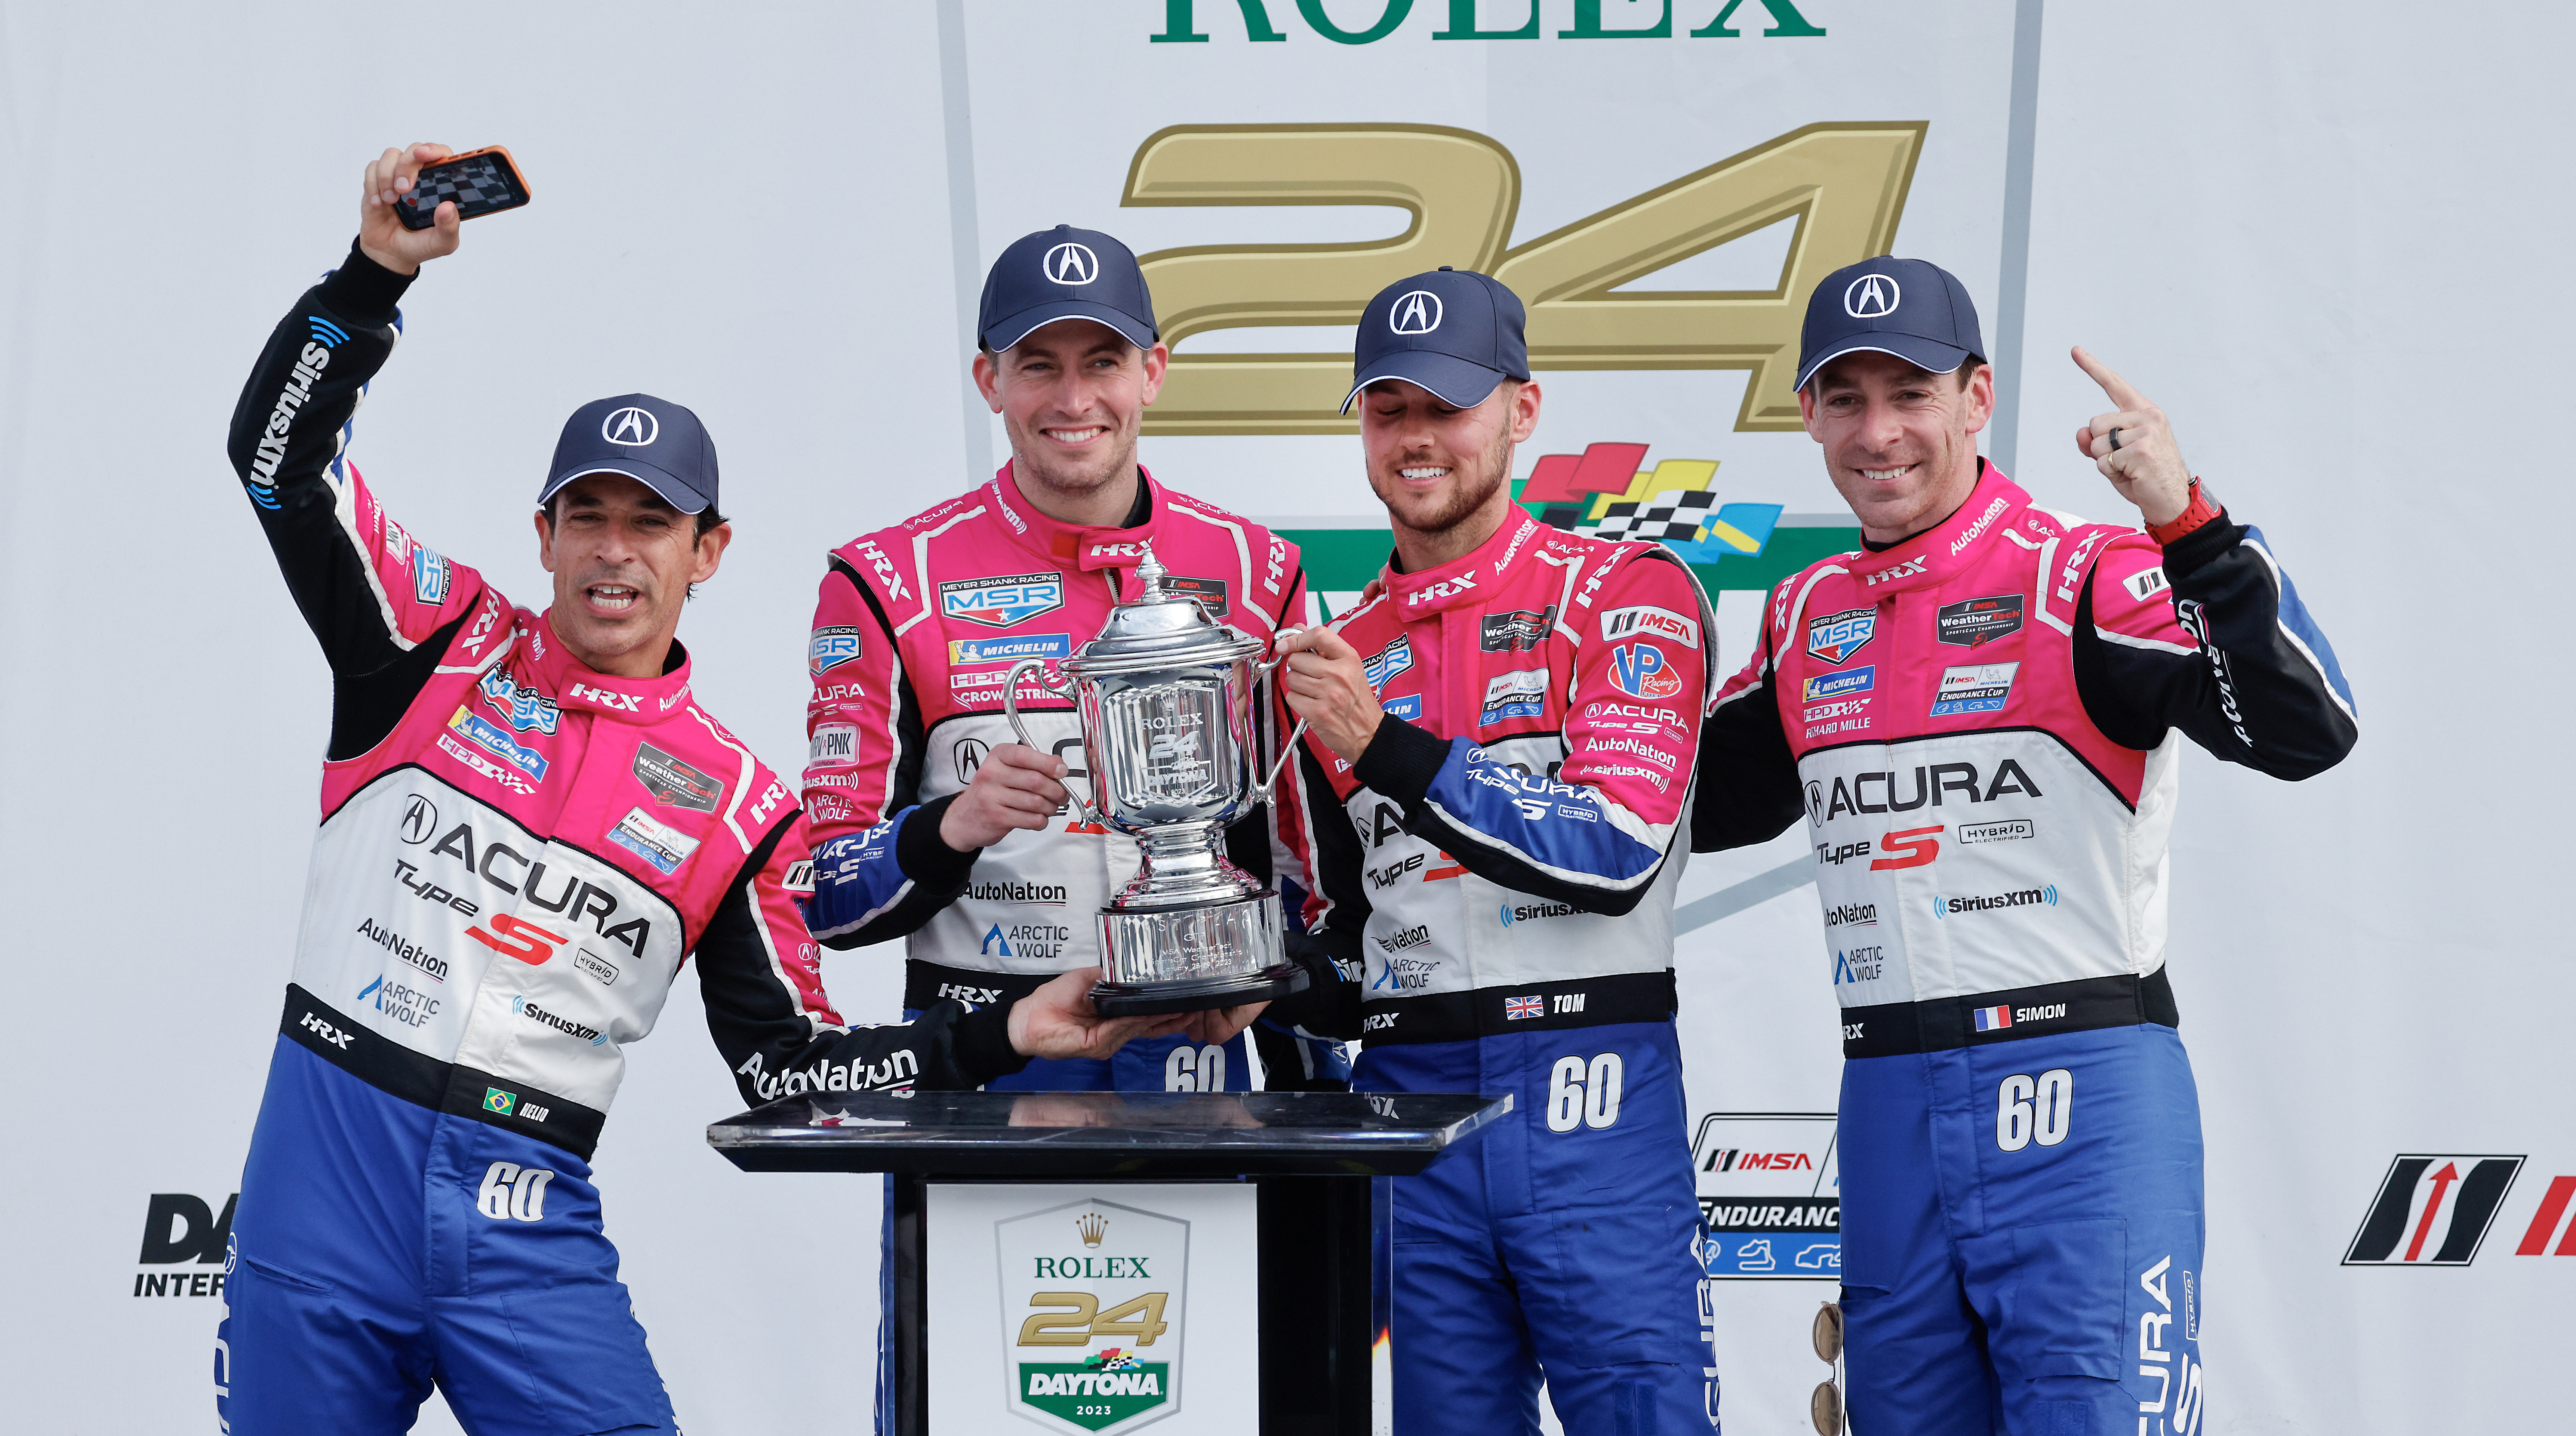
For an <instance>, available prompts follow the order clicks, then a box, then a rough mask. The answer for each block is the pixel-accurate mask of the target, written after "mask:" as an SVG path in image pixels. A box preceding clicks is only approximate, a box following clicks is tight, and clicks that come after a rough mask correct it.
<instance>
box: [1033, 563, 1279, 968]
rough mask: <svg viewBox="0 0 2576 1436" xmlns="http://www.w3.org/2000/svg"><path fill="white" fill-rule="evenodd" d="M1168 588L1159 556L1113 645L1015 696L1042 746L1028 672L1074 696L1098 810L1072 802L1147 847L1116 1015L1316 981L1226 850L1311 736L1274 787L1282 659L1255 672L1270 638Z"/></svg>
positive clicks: (1036, 664) (1125, 943) (1117, 954)
mask: <svg viewBox="0 0 2576 1436" xmlns="http://www.w3.org/2000/svg"><path fill="white" fill-rule="evenodd" d="M1165 577H1166V573H1165V570H1164V568H1163V566H1162V564H1160V563H1159V562H1157V561H1156V560H1155V558H1154V554H1153V548H1152V546H1151V545H1150V544H1149V545H1147V546H1146V550H1145V556H1144V558H1143V560H1142V561H1141V562H1139V563H1138V564H1137V565H1136V581H1137V586H1138V592H1137V594H1136V597H1135V599H1134V600H1133V601H1131V602H1127V603H1121V604H1118V605H1116V606H1115V607H1113V608H1112V609H1111V610H1110V611H1109V621H1108V623H1107V624H1105V625H1103V626H1102V628H1101V630H1100V636H1099V637H1098V638H1095V639H1093V640H1092V641H1091V642H1089V643H1086V644H1084V645H1082V648H1081V650H1080V651H1079V652H1077V653H1075V654H1074V655H1073V656H1072V657H1070V658H1068V659H1066V660H1064V662H1063V664H1062V665H1061V673H1060V674H1059V673H1052V672H1050V671H1049V670H1051V669H1054V668H1056V667H1057V665H1056V664H1055V663H1054V662H1053V661H1052V660H1042V659H1035V658H1032V659H1027V660H1024V661H1022V662H1021V663H1019V664H1017V665H1015V666H1014V667H1013V668H1012V669H1011V672H1010V676H1009V677H1008V678H1007V679H1005V680H1004V681H1003V684H1002V708H1003V710H1004V712H1006V713H1007V714H1008V715H1009V717H1010V720H1011V731H1012V732H1014V733H1016V734H1018V735H1019V739H1020V741H1021V742H1022V743H1026V744H1028V745H1029V746H1030V747H1032V748H1034V747H1036V746H1037V744H1036V743H1035V742H1034V741H1032V740H1031V739H1030V737H1029V732H1028V729H1026V728H1024V727H1022V726H1021V724H1020V709H1019V687H1020V675H1021V674H1022V673H1024V672H1026V671H1028V670H1030V669H1036V670H1038V676H1037V678H1036V679H1035V682H1036V685H1037V686H1038V687H1041V688H1044V689H1045V690H1046V691H1048V692H1050V693H1054V694H1058V695H1060V696H1069V697H1071V698H1072V700H1073V703H1074V706H1075V708H1076V710H1077V711H1078V712H1079V713H1080V714H1081V718H1082V747H1083V753H1084V756H1085V758H1086V760H1087V766H1088V767H1089V768H1090V770H1091V797H1090V801H1088V802H1086V801H1084V799H1083V796H1082V795H1081V794H1080V793H1073V794H1071V797H1072V800H1073V805H1074V807H1075V808H1076V809H1077V810H1078V811H1080V813H1081V814H1082V818H1083V821H1085V822H1089V823H1100V824H1104V825H1106V826H1108V827H1111V828H1115V829H1117V830H1118V831H1119V832H1122V833H1125V834H1126V835H1127V836H1129V837H1131V838H1133V839H1135V840H1136V842H1137V844H1138V845H1139V846H1141V847H1142V848H1143V849H1144V850H1145V861H1144V866H1143V867H1142V868H1140V869H1139V870H1138V871H1137V874H1136V877H1135V880H1134V881H1132V882H1130V883H1128V884H1127V886H1126V887H1125V888H1124V889H1122V890H1121V891H1120V892H1119V893H1118V895H1117V896H1116V897H1113V898H1111V899H1110V901H1109V904H1108V906H1106V907H1103V908H1101V909H1100V962H1101V967H1102V968H1103V969H1104V972H1103V977H1102V980H1101V981H1100V983H1099V984H1098V985H1097V986H1095V987H1093V988H1092V989H1091V1001H1092V1005H1093V1006H1094V1007H1096V1008H1098V1009H1099V1010H1100V1011H1101V1012H1102V1013H1103V1014H1105V1015H1107V1016H1111V1017H1134V1016H1142V1015H1145V1014H1148V1013H1158V1012H1198V1011H1202V1010H1205V1009H1207V1008H1211V1007H1233V1006H1236V1005H1238V1004H1241V1003H1246V1002H1266V1001H1268V1000H1270V999H1272V998H1275V997H1285V996H1287V995H1288V994H1290V993H1292V992H1296V991H1298V990H1299V989H1301V988H1303V987H1304V986H1305V985H1306V974H1305V971H1304V970H1303V969H1302V968H1300V967H1298V966H1297V965H1296V964H1295V963H1293V962H1290V961H1288V958H1287V954H1286V950H1285V949H1284V947H1283V946H1282V944H1281V942H1280V927H1279V894H1278V893H1277V892H1276V891H1274V890H1273V889H1270V888H1267V887H1264V886H1262V885H1261V884H1260V883H1259V882H1257V881H1255V880H1254V879H1253V878H1252V877H1251V876H1250V875H1249V874H1247V873H1245V872H1244V871H1243V870H1242V869H1241V868H1238V867H1236V866H1235V865H1234V864H1233V863H1231V862H1228V861H1227V860H1226V857H1225V853H1224V846H1225V830H1226V829H1227V827H1229V826H1231V825H1232V824H1233V823H1235V822H1236V821H1237V820H1239V819H1241V818H1242V817H1243V816H1244V815H1245V814H1246V813H1249V812H1251V811H1252V809H1253V807H1254V806H1255V805H1256V804H1258V803H1260V802H1261V801H1262V800H1263V799H1264V798H1266V797H1267V796H1268V795H1269V793H1270V787H1271V784H1272V783H1273V782H1274V781H1276V780H1277V778H1278V776H1279V770H1280V768H1282V767H1285V766H1286V765H1287V762H1288V758H1289V755H1290V754H1293V753H1295V752H1296V750H1297V734H1298V733H1301V732H1303V731H1304V730H1305V724H1304V723H1303V722H1300V723H1299V724H1298V725H1297V729H1296V731H1294V732H1291V733H1290V734H1289V735H1288V741H1287V742H1286V743H1284V744H1282V745H1281V747H1282V750H1283V751H1282V752H1281V754H1280V757H1279V762H1278V763H1276V764H1274V765H1273V766H1272V767H1271V769H1270V772H1269V773H1268V774H1267V775H1266V776H1262V775H1259V774H1258V768H1259V759H1258V757H1257V756H1256V755H1257V753H1258V751H1259V744H1258V742H1257V741H1256V739H1255V726H1254V722H1253V706H1252V705H1253V692H1254V688H1255V685H1257V684H1258V683H1259V681H1260V680H1261V678H1262V676H1263V675H1264V674H1266V673H1268V672H1269V671H1270V670H1271V669H1272V668H1275V667H1277V666H1278V664H1279V662H1280V661H1281V660H1278V659H1273V660H1271V661H1270V662H1268V663H1259V664H1256V663H1255V662H1254V661H1253V660H1254V659H1255V658H1257V657H1258V656H1259V655H1260V653H1261V650H1262V643H1261V640H1259V639H1257V638H1251V637H1247V636H1246V635H1244V634H1243V633H1241V632H1239V631H1237V630H1236V629H1234V628H1233V627H1231V626H1230V625H1227V624H1225V623H1222V622H1219V621H1218V620H1217V619H1215V618H1213V617H1211V616H1210V615H1209V614H1208V612H1207V610H1205V609H1204V608H1201V607H1200V606H1199V602H1198V600H1197V599H1194V598H1192V597H1190V596H1189V595H1188V594H1185V593H1178V592H1175V591H1173V590H1171V589H1168V588H1166V587H1164V579H1165Z"/></svg>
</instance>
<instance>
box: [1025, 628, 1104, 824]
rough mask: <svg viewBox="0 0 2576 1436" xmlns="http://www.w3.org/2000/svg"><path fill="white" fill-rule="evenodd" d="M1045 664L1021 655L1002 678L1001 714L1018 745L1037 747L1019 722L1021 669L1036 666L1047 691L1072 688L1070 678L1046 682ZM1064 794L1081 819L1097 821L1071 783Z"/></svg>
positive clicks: (1066, 785) (1035, 742)
mask: <svg viewBox="0 0 2576 1436" xmlns="http://www.w3.org/2000/svg"><path fill="white" fill-rule="evenodd" d="M1046 666H1047V661H1046V660H1045V659H1043V658H1023V659H1021V660H1020V661H1019V662H1017V663H1014V664H1012V665H1011V671H1010V673H1009V675H1008V676H1007V677H1005V678H1003V680H1002V714H1003V716H1004V717H1006V718H1009V719H1010V720H1011V733H1012V735H1013V736H1015V737H1017V738H1018V739H1019V740H1020V746H1022V747H1024V748H1035V747H1037V746H1038V740H1036V739H1035V738H1032V737H1030V736H1029V730H1028V726H1027V725H1026V724H1023V723H1022V722H1020V674H1021V672H1022V671H1023V670H1025V669H1031V668H1034V669H1036V670H1037V671H1038V686H1039V687H1040V688H1043V689H1045V690H1046V691H1048V692H1049V693H1053V694H1057V695H1059V696H1061V695H1062V694H1064V693H1065V692H1066V691H1067V690H1069V689H1071V688H1072V687H1073V680H1072V679H1070V678H1067V679H1063V680H1061V681H1059V682H1055V683H1049V682H1048V681H1047V676H1046ZM1064 796H1065V798H1066V799H1067V800H1068V801H1070V802H1071V803H1072V804H1073V810H1074V811H1075V812H1077V813H1080V814H1081V815H1082V820H1083V821H1084V822H1086V823H1098V822H1099V821H1100V814H1099V813H1097V812H1096V811H1094V810H1093V809H1092V806H1091V805H1090V804H1089V803H1086V802H1084V801H1083V800H1082V795H1081V794H1080V793H1077V792H1075V791H1074V790H1073V785H1072V784H1071V783H1067V784H1065V785H1064Z"/></svg>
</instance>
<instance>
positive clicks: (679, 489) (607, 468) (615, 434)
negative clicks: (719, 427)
mask: <svg viewBox="0 0 2576 1436" xmlns="http://www.w3.org/2000/svg"><path fill="white" fill-rule="evenodd" d="M584 474H624V475H625V476H626V477H628V478H630V479H633V480H634V481H635V482H637V483H639V484H642V485H643V486H644V487H646V488H648V489H651V490H652V491H653V492H655V493H657V494H660V495H661V496H662V501H663V502H664V503H667V504H669V505H670V506H671V507H673V508H675V509H678V510H679V511H680V512H682V513H684V514H694V513H702V512H704V511H706V510H707V509H710V508H713V507H715V502H716V445H715V441H714V440H713V439H710V438H708V437H707V426H706V425H704V424H701V423H699V422H698V416H697V415H695V414H692V413H690V412H689V411H688V410H687V409H685V408H683V407H682V406H680V405H678V404H674V403H672V402H671V401H670V400H668V399H656V398H654V397H653V396H652V395H650V394H620V395H618V396H617V397H616V398H613V399H593V400H591V401H590V402H589V403H587V404H584V405H582V406H581V407H580V408H578V409H575V410H573V411H572V417H571V418H569V419H566V420H564V426H563V436H562V437H561V438H559V439H556V440H555V461H554V464H553V466H552V467H551V468H549V469H547V470H546V486H545V487H544V488H543V489H541V490H539V491H538V493H537V507H538V508H544V507H545V506H546V501H547V500H549V499H552V498H553V497H554V496H555V495H556V494H557V493H559V492H561V491H562V489H563V486H564V485H566V484H569V483H571V482H572V481H573V480H575V479H578V478H580V477H581V476H582V475H584Z"/></svg>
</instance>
